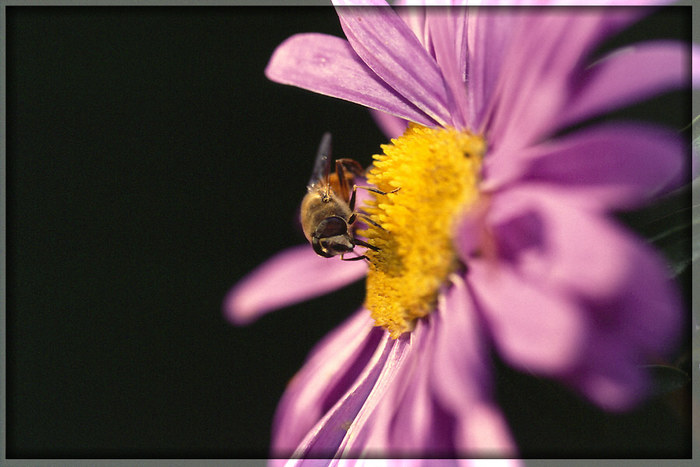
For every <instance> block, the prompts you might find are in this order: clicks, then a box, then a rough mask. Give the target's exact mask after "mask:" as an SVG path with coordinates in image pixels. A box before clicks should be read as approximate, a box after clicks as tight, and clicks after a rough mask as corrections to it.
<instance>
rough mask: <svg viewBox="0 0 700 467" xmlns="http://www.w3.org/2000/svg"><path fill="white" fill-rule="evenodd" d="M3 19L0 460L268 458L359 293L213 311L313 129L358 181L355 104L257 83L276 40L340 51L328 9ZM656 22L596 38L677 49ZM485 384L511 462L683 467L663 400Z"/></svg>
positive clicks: (673, 32) (679, 101)
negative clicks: (0, 419) (319, 36)
mask: <svg viewBox="0 0 700 467" xmlns="http://www.w3.org/2000/svg"><path fill="white" fill-rule="evenodd" d="M6 11H7V38H8V39H7V65H8V69H7V77H8V86H7V100H8V102H7V128H8V132H7V154H8V158H7V173H8V178H7V192H8V195H7V225H8V233H7V266H8V277H7V290H8V292H7V365H8V368H7V456H8V457H9V458H12V457H20V458H22V457H35V458H36V457H49V458H51V457H69V458H77V457H87V458H91V457H92V458H94V457H99V458H110V457H176V458H177V457H266V454H267V448H268V444H269V432H270V426H271V422H272V415H273V412H274V409H275V406H276V403H277V401H278V400H279V398H280V396H281V394H282V392H283V390H284V387H285V384H286V382H287V381H288V380H289V378H290V377H291V376H292V375H293V374H294V372H295V371H296V370H297V369H298V368H299V367H300V366H301V364H302V362H303V360H304V358H305V356H306V354H307V352H308V351H309V350H310V348H311V347H312V345H313V344H314V343H315V342H317V341H318V340H319V339H320V338H321V336H323V335H324V334H325V333H326V332H328V331H329V330H330V329H332V328H333V327H334V326H335V325H336V324H337V323H339V322H340V321H341V320H342V319H343V318H344V317H345V316H347V315H348V314H349V313H351V312H352V311H353V310H355V309H356V308H357V307H358V306H359V305H360V304H361V302H362V298H363V287H362V284H359V283H358V284H355V285H352V286H350V287H348V288H346V289H344V290H342V291H339V292H337V293H334V294H332V295H329V296H325V297H321V298H318V299H315V300H312V301H311V302H308V303H304V304H301V305H297V306H292V307H288V308H286V309H284V310H282V311H279V312H278V313H274V314H271V315H268V316H265V317H263V318H262V319H261V320H259V321H258V322H256V323H255V324H253V325H250V326H248V327H245V328H237V327H234V326H232V325H230V324H229V323H227V322H226V320H225V319H224V317H223V315H222V312H221V302H222V299H223V297H224V295H225V294H226V292H227V290H228V289H229V288H230V287H231V286H232V285H233V284H234V283H235V282H236V281H237V280H239V279H241V278H242V277H243V276H244V274H245V273H246V272H248V271H250V270H252V269H253V268H254V267H255V266H256V265H258V264H259V263H261V262H262V261H263V260H264V259H266V258H267V257H268V256H270V255H271V254H273V253H275V252H277V251H279V250H281V249H283V248H285V247H288V246H291V245H295V244H299V243H301V242H302V241H303V237H302V235H301V233H300V231H299V229H298V227H296V224H295V214H296V210H297V207H298V203H299V201H300V199H301V197H302V196H303V194H304V191H305V183H306V181H307V180H308V176H309V174H310V169H311V164H312V162H313V157H314V153H315V150H316V146H317V144H318V142H319V139H320V136H321V134H322V133H323V132H324V131H331V132H332V133H333V135H334V143H333V146H334V149H333V150H334V154H336V155H339V156H344V157H353V158H355V159H358V160H359V161H360V162H362V163H363V165H367V164H368V163H369V161H370V156H371V154H372V153H374V152H376V151H377V148H378V145H379V144H381V143H383V142H385V137H384V136H383V135H382V133H381V132H380V131H379V130H378V129H377V128H376V125H375V124H374V122H373V121H372V119H371V117H370V116H369V114H368V113H367V112H366V110H365V109H363V108H361V107H359V106H355V105H352V104H349V103H345V102H342V101H338V100H334V99H330V98H327V97H324V96H319V95H316V94H312V93H309V92H306V91H302V90H298V89H295V88H291V87H286V86H282V85H279V84H276V83H272V82H270V81H268V80H267V79H266V78H265V76H264V74H263V70H264V68H265V65H266V64H267V61H268V59H269V57H270V55H271V53H272V51H273V50H274V48H275V47H276V46H277V45H278V44H279V43H280V42H282V41H283V40H284V39H285V38H287V37H289V36H290V35H292V34H294V33H298V32H311V31H313V32H326V33H330V34H335V35H338V36H342V31H341V30H340V27H339V24H338V20H337V16H336V14H335V12H334V11H333V10H332V9H330V8H321V7H314V8H274V9H271V8H259V7H245V8H240V7H238V8H209V7H207V8H204V7H197V8H172V7H169V8H145V7H139V8H113V7H109V8H106V7H99V8H96V7H91V8H78V7H72V8H66V7H54V8H44V7H42V8H38V7H21V8H20V7H8V8H7V10H6ZM674 11H675V13H673V12H668V11H667V12H666V13H665V14H662V15H660V16H658V17H655V18H653V19H650V20H647V21H645V22H643V23H642V24H640V25H638V26H636V27H635V28H633V29H632V30H630V31H629V32H627V33H625V34H624V35H622V36H621V37H620V38H619V39H617V40H616V42H615V43H621V42H625V41H631V40H637V39H640V38H641V39H646V38H650V37H682V38H687V37H689V34H690V19H689V15H688V14H687V13H689V9H685V10H684V13H686V14H679V13H678V12H679V10H678V9H675V10H674ZM664 99H665V100H664ZM659 106H662V107H659ZM659 108H663V109H673V110H674V111H673V112H659ZM686 108H687V109H686ZM689 109H690V103H689V99H688V95H687V94H683V95H681V94H680V93H674V94H671V95H669V96H666V97H664V98H661V99H656V100H653V101H651V102H649V103H647V104H645V105H642V106H636V107H635V108H634V109H632V112H636V115H638V116H641V117H644V118H651V119H652V120H656V121H659V120H661V121H663V122H665V123H667V124H670V125H672V126H673V127H675V128H681V127H683V126H685V125H687V124H688V123H689V121H690V110H689ZM676 110H677V111H676ZM497 368H498V381H499V397H500V399H501V401H502V404H503V406H504V408H505V410H506V413H507V416H508V418H509V420H510V422H511V424H512V428H513V431H514V435H515V437H516V439H517V440H518V442H519V443H520V447H521V448H522V449H523V452H524V454H526V455H533V456H538V457H550V456H562V457H570V456H585V457H587V456H592V457H607V456H613V457H615V456H625V457H626V456H633V457H638V456H641V457H657V456H658V457H677V456H681V457H682V456H688V455H689V454H690V438H689V431H688V429H687V427H686V426H685V425H684V424H683V420H684V418H683V417H681V418H678V417H676V416H675V415H674V412H673V410H672V408H671V406H669V405H668V404H666V402H665V401H662V400H654V401H651V402H650V403H649V404H647V405H645V406H644V407H642V408H640V409H639V410H637V411H635V412H633V413H631V414H625V415H609V414H604V413H602V412H600V411H598V410H596V409H594V408H593V407H591V406H589V405H588V404H587V403H585V402H583V401H581V400H579V399H578V398H577V397H576V396H574V395H572V394H570V393H569V392H568V391H566V390H563V389H561V388H559V387H558V386H557V385H556V384H555V383H551V382H549V381H542V380H538V379H536V378H533V377H530V376H525V375H521V374H518V373H515V372H513V371H511V370H509V369H507V368H505V367H503V366H501V365H497ZM681 402H687V399H681ZM683 407H684V406H683V405H681V411H683V410H685V409H684V408H683Z"/></svg>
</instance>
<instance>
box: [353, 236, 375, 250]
mask: <svg viewBox="0 0 700 467" xmlns="http://www.w3.org/2000/svg"><path fill="white" fill-rule="evenodd" d="M353 242H354V243H355V245H360V246H363V247H365V248H369V249H370V250H374V251H379V250H380V249H381V248H377V247H376V246H374V245H370V244H369V243H367V242H365V241H364V240H360V239H359V238H355V239H353Z"/></svg>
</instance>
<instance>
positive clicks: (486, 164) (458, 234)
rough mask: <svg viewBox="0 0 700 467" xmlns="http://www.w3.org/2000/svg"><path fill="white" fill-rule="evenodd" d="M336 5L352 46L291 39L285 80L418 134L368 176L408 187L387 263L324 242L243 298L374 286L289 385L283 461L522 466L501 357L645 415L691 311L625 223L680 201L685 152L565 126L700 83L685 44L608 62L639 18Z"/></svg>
mask: <svg viewBox="0 0 700 467" xmlns="http://www.w3.org/2000/svg"><path fill="white" fill-rule="evenodd" d="M337 12H338V16H339V18H340V22H341V25H342V27H343V30H344V32H345V35H346V37H347V40H344V39H341V38H337V37H332V36H327V35H322V34H313V33H311V34H299V35H295V36H292V37H291V38H289V39H287V40H286V41H285V42H283V43H282V44H281V45H280V46H279V47H278V48H277V50H276V51H275V52H274V54H273V56H272V58H271V60H270V63H269V65H268V67H267V70H266V74H267V76H268V77H269V78H270V79H272V80H274V81H278V82H281V83H285V84H292V85H295V86H299V87H302V88H305V89H308V90H311V91H315V92H319V93H322V94H327V95H330V96H334V97H338V98H341V99H346V100H349V101H352V102H356V103H359V104H361V105H364V106H367V107H369V108H371V109H374V111H375V116H376V118H377V121H378V123H379V124H380V126H382V128H384V129H385V130H386V131H387V133H388V134H389V135H390V136H397V138H395V139H393V140H392V142H391V144H388V145H385V146H383V150H384V154H383V155H377V156H375V164H374V168H373V169H372V170H371V171H370V172H369V174H368V180H369V182H370V183H373V184H375V185H376V186H377V187H378V188H379V189H380V190H383V191H385V192H389V191H391V190H392V189H393V188H400V190H399V191H398V192H395V193H390V194H387V195H381V194H379V195H376V196H372V199H370V200H369V202H368V205H367V206H368V207H367V208H366V209H367V211H368V213H369V214H370V216H371V218H372V219H373V220H374V221H375V222H377V223H378V224H379V225H380V226H381V227H373V226H372V225H369V227H368V228H367V229H365V230H364V231H362V232H360V233H362V234H363V235H365V236H366V237H367V239H368V241H369V242H370V243H373V242H374V243H373V244H375V246H378V247H380V248H381V249H380V250H379V251H378V252H374V251H368V252H367V253H366V254H367V255H368V256H369V258H370V262H369V266H367V265H366V264H365V262H364V261H359V262H355V263H348V262H342V261H339V260H337V259H336V260H332V259H331V260H329V259H325V258H320V257H318V256H316V255H315V254H314V252H313V251H312V249H311V247H309V246H308V245H304V246H301V247H296V248H292V249H290V250H287V251H284V252H282V253H280V254H278V255H277V256H275V257H273V258H272V259H271V260H269V261H268V262H267V263H266V264H264V265H263V266H261V267H260V268H259V269H258V270H257V271H255V272H253V273H252V274H251V275H250V276H249V277H247V278H246V279H244V280H243V281H242V282H241V283H239V284H238V285H237V286H236V287H235V288H234V289H233V290H232V291H231V292H230V294H229V296H228V297H227V299H226V301H225V305H224V306H225V312H226V313H227V315H228V316H229V317H230V319H232V320H233V321H234V322H236V323H239V324H240V323H245V322H249V321H251V320H253V319H255V318H257V317H258V316H260V315H261V314H263V313H265V312H267V311H270V310H272V309H275V308H279V307H281V306H284V305H287V304H291V303H294V302H297V301H301V300H304V299H306V298H309V297H312V296H316V295H319V294H322V293H325V292H328V291H330V290H333V289H335V288H338V287H340V286H341V285H344V284H347V283H349V282H351V281H354V280H356V279H358V278H360V277H362V276H363V275H365V274H367V275H368V279H367V289H368V292H367V298H366V305H367V306H366V307H363V308H362V309H360V310H359V311H358V312H357V313H355V314H354V315H353V316H351V317H350V318H349V319H348V320H347V321H346V322H345V323H343V324H342V325H341V326H340V327H339V328H337V329H336V330H335V331H333V332H332V333H331V334H329V335H328V336H327V337H326V338H324V339H323V340H322V341H321V342H320V343H319V344H318V345H317V346H316V348H315V349H314V350H313V351H312V353H311V355H310V356H309V358H308V360H307V362H306V363H305V365H304V367H303V368H302V369H301V370H300V371H299V372H298V373H297V374H296V375H295V376H294V378H293V379H292V381H290V383H289V385H288V388H287V390H286V392H285V394H284V396H283V398H282V401H281V402H280V405H279V407H278V410H277V414H276V416H275V421H274V428H273V439H272V454H273V456H274V457H285V458H287V457H293V458H299V459H304V458H314V457H333V458H338V457H353V456H355V457H372V456H380V457H381V456H391V455H392V454H400V455H402V456H412V455H415V456H417V457H424V456H431V457H435V456H441V457H461V456H506V457H507V456H513V455H515V454H516V448H515V445H514V442H513V440H512V439H511V436H510V433H509V431H508V428H507V425H506V423H505V420H504V417H503V415H502V413H501V412H500V410H499V409H498V407H497V405H496V404H495V403H494V399H493V394H492V381H491V376H490V368H489V356H488V352H489V351H490V350H491V349H494V350H495V351H496V352H497V353H498V354H499V355H500V357H501V358H502V359H503V360H504V361H506V362H507V363H509V364H510V365H512V366H513V367H515V368H519V369H523V370H526V371H528V372H532V373H535V374H538V375H544V376H547V377H550V378H553V379H556V380H559V381H560V382H562V383H563V384H565V385H568V386H569V387H571V388H572V389H574V390H575V391H578V392H579V393H580V394H582V395H583V396H585V397H587V398H589V399H590V400H592V401H594V402H595V403H597V404H599V405H600V406H602V407H604V408H606V409H610V410H622V409H626V408H629V407H631V406H632V405H633V404H635V403H636V402H638V401H639V400H641V398H642V397H643V396H644V390H645V388H646V387H647V384H648V381H647V375H646V374H645V372H644V371H643V369H641V368H640V366H639V365H640V364H641V363H643V362H645V361H646V360H647V359H649V358H656V357H661V356H663V355H664V354H666V353H667V352H669V351H670V350H672V349H673V346H674V343H675V340H676V337H677V335H678V333H679V329H680V319H681V307H680V303H679V298H678V296H677V292H676V290H675V287H674V286H673V284H672V282H671V281H670V280H669V278H668V277H667V269H666V266H665V264H664V263H663V261H662V260H661V259H660V258H659V257H658V256H657V255H656V254H655V253H654V252H653V251H652V250H651V249H650V248H649V247H648V246H646V245H645V244H644V243H643V242H642V241H640V240H639V239H637V238H635V237H634V236H632V235H631V234H629V233H628V232H627V231H625V230H624V229H623V228H622V227H620V226H619V225H617V224H616V223H615V222H614V221H613V220H612V219H611V218H609V217H608V213H609V212H611V211H614V210H619V209H628V208H633V207H636V206H639V205H641V204H643V203H644V202H646V201H648V200H650V199H652V198H654V197H656V196H658V195H660V194H663V193H665V192H667V191H668V190H670V189H672V188H674V187H676V186H677V185H678V184H679V183H680V182H681V180H682V177H683V170H682V169H683V166H684V155H685V150H684V145H683V144H682V142H681V141H679V140H678V138H677V137H676V136H675V135H674V134H673V133H672V132H670V131H668V130H665V129H661V128H658V127H655V126H651V125H642V124H638V123H635V124H630V123H603V124H601V123H598V124H592V125H589V126H585V127H583V128H581V129H578V130H576V131H569V132H565V131H564V130H566V129H567V128H570V127H571V126H573V125H576V124H580V123H581V122H584V121H585V120H586V119H589V118H591V117H594V116H597V115H600V114H602V113H604V112H606V111H609V110H611V109H614V108H617V107H620V106H623V105H625V104H629V103H632V102H635V101H637V100H640V99H642V98H645V97H648V96H651V95H654V94H657V93H660V92H662V91H665V90H668V89H672V88H678V87H682V86H684V85H685V84H686V83H685V80H684V76H685V73H684V61H685V59H686V47H685V45H683V44H680V43H675V42H668V41H664V42H648V43H643V44H639V45H636V46H634V47H629V48H625V49H623V50H620V51H616V52H614V53H611V54H608V55H606V56H605V57H602V58H600V59H597V60H596V59H593V58H592V57H591V54H592V52H593V51H594V48H595V47H596V46H597V45H598V44H599V43H600V42H601V41H602V40H603V39H604V38H606V37H608V36H610V35H612V34H614V33H615V32H616V31H619V30H621V29H622V28H623V27H625V26H627V25H629V24H630V23H631V22H633V21H634V20H636V19H637V18H638V17H639V15H640V13H639V10H638V9H631V10H630V9H614V10H612V11H607V10H606V11H603V10H598V9H593V10H588V9H586V10H576V11H572V10H557V9H551V10H539V9H538V10H535V11H533V10H523V9H519V10H518V9H508V10H501V9H498V10H495V9H479V8H476V9H467V8H455V9H397V10H394V9H392V8H390V7H388V6H386V5H384V6H379V7H376V8H372V9H363V8H349V7H339V8H337ZM406 122H411V123H410V124H409V125H408V127H407V126H406ZM399 135H401V136H399Z"/></svg>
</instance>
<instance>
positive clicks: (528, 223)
mask: <svg viewBox="0 0 700 467" xmlns="http://www.w3.org/2000/svg"><path fill="white" fill-rule="evenodd" d="M578 198H579V197H577V196H575V195H571V193H569V192H568V191H567V189H566V188H553V187H551V186H548V185H541V184H522V185H520V186H518V187H516V188H512V189H509V190H507V191H504V192H502V193H498V194H497V195H494V196H493V198H492V202H491V209H490V212H489V215H488V219H487V222H488V223H489V225H490V226H491V229H492V232H493V235H494V237H495V242H496V244H497V251H498V255H499V259H500V263H504V262H505V263H506V264H509V265H510V266H511V267H513V268H515V269H516V270H517V273H518V274H519V275H520V276H522V277H524V278H526V279H527V280H529V281H532V282H537V283H540V284H542V286H543V287H548V288H550V289H553V290H561V291H562V292H567V293H569V292H572V293H576V294H577V295H580V296H584V297H586V298H587V299H589V300H607V299H610V298H611V297H615V296H617V295H618V294H619V290H620V287H621V286H622V285H623V284H625V282H626V281H627V280H629V276H630V275H632V276H634V275H635V274H637V271H635V270H634V269H630V262H631V261H632V260H633V258H632V253H631V252H630V245H631V244H632V243H631V242H633V241H634V237H633V236H631V235H630V234H628V233H627V232H624V231H622V230H620V229H619V228H618V227H616V226H615V225H614V224H612V223H611V222H609V221H608V220H607V219H606V218H605V217H603V216H601V215H600V214H598V213H596V212H591V211H588V210H585V209H581V208H580V206H578V205H577V203H579V201H578ZM465 253H466V252H465ZM466 261H469V259H468V258H467V259H466Z"/></svg>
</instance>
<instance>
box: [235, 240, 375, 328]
mask: <svg viewBox="0 0 700 467" xmlns="http://www.w3.org/2000/svg"><path fill="white" fill-rule="evenodd" d="M366 272H367V265H366V264H364V261H354V262H353V261H350V262H348V261H341V260H340V259H339V258H336V259H334V260H331V261H329V260H327V259H326V258H321V257H320V256H318V255H317V254H316V253H314V251H313V250H312V249H311V248H310V247H309V245H308V244H307V245H302V246H297V247H293V248H290V249H288V250H284V251H282V252H280V253H277V254H276V255H275V256H273V257H272V258H270V259H269V260H267V261H266V262H265V263H263V264H262V265H261V266H259V267H258V268H257V269H256V270H255V271H253V272H252V273H250V274H249V275H248V276H246V277H245V278H243V280H241V281H240V282H239V283H238V284H236V286H235V287H234V288H233V289H232V290H231V291H230V292H229V293H228V295H227V296H226V299H225V300H224V313H225V315H226V317H228V319H230V320H231V321H233V322H234V323H236V324H246V323H249V322H251V321H253V320H255V319H257V318H259V317H260V316H261V315H263V314H265V313H267V312H269V311H272V310H275V309H278V308H282V307H284V306H288V305H293V304H295V303H298V302H301V301H304V300H307V299H309V298H313V297H317V296H319V295H323V294H325V293H328V292H330V291H331V290H335V289H338V288H340V287H343V286H344V285H347V284H350V283H351V282H354V281H356V280H358V279H360V278H361V277H362V276H364V275H365V274H366ZM271 291H274V292H271Z"/></svg>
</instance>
